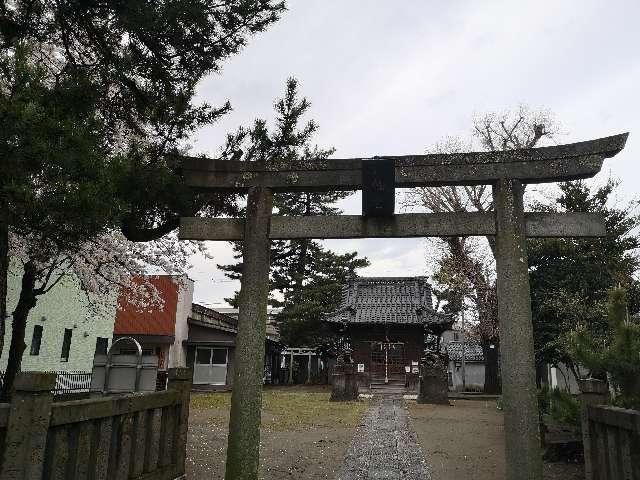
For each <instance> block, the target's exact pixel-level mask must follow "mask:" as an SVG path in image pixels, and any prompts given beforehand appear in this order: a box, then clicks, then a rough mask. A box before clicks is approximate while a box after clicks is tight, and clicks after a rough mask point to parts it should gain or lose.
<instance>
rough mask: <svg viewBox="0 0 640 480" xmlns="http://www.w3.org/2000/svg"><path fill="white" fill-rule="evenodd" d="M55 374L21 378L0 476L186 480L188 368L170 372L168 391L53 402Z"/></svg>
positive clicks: (3, 424) (0, 427)
mask: <svg viewBox="0 0 640 480" xmlns="http://www.w3.org/2000/svg"><path fill="white" fill-rule="evenodd" d="M54 385H55V376H54V375H53V374H50V373H21V374H20V375H19V376H18V378H17V379H16V383H15V393H14V396H13V398H12V401H11V403H10V404H0V455H1V456H0V478H2V479H12V480H40V479H42V480H45V479H46V480H58V479H59V480H66V479H77V480H82V479H87V480H88V479H95V480H100V479H104V480H107V479H109V480H112V479H113V480H135V479H140V480H143V479H151V478H153V479H166V480H174V479H182V478H184V475H185V458H186V447H187V427H188V421H189V390H190V386H191V371H190V370H189V369H185V368H183V369H171V370H169V385H168V389H167V390H166V391H164V392H154V393H145V394H139V393H138V394H128V395H119V396H107V397H98V398H91V399H87V400H75V401H70V402H55V403H54V402H53V393H52V392H51V390H52V388H53V387H54Z"/></svg>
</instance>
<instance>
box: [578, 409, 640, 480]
mask: <svg viewBox="0 0 640 480" xmlns="http://www.w3.org/2000/svg"><path fill="white" fill-rule="evenodd" d="M586 420H587V423H588V431H586V432H584V431H583V439H584V443H585V467H586V472H587V479H588V480H640V412H639V411H637V410H625V409H623V408H617V407H607V406H593V405H589V406H587V407H586Z"/></svg>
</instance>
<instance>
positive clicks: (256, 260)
mask: <svg viewBox="0 0 640 480" xmlns="http://www.w3.org/2000/svg"><path fill="white" fill-rule="evenodd" d="M271 207H272V194H271V190H270V189H267V188H263V187H251V188H250V189H249V196H248V199H247V218H246V220H245V227H244V245H243V249H242V261H243V266H242V285H241V287H240V297H239V299H238V306H239V309H240V311H239V315H238V335H237V337H236V353H235V355H236V356H235V358H236V362H235V369H234V370H235V371H234V381H233V392H232V394H231V414H230V418H229V442H228V446H227V464H226V470H225V479H226V480H257V478H258V465H259V461H260V410H261V407H262V377H263V375H264V368H263V359H264V342H265V335H266V323H267V298H268V295H269V227H270V220H271Z"/></svg>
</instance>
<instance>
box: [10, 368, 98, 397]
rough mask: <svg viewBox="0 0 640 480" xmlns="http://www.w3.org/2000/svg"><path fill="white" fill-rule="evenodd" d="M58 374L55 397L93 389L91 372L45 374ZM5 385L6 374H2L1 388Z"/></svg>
mask: <svg viewBox="0 0 640 480" xmlns="http://www.w3.org/2000/svg"><path fill="white" fill-rule="evenodd" d="M43 373H55V374H56V386H55V387H54V389H53V390H52V393H53V394H54V395H68V394H71V393H87V392H89V388H90V387H91V372H43ZM3 383H4V372H0V387H1V386H2V384H3Z"/></svg>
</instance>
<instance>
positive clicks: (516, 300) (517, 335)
mask: <svg viewBox="0 0 640 480" xmlns="http://www.w3.org/2000/svg"><path fill="white" fill-rule="evenodd" d="M523 192H524V188H523V186H522V183H520V182H519V181H517V180H508V179H501V180H499V181H498V182H497V183H496V184H495V185H494V188H493V202H494V205H495V209H496V230H497V234H496V270H497V286H498V322H499V326H500V353H501V369H502V399H503V405H504V430H505V453H506V478H507V480H540V479H541V478H542V454H541V451H540V431H539V423H538V404H537V395H536V381H535V380H536V379H535V361H534V352H533V325H532V322H531V293H530V290H529V272H528V263H527V244H526V236H525V235H526V233H525V223H524V209H523V202H522V196H523Z"/></svg>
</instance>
